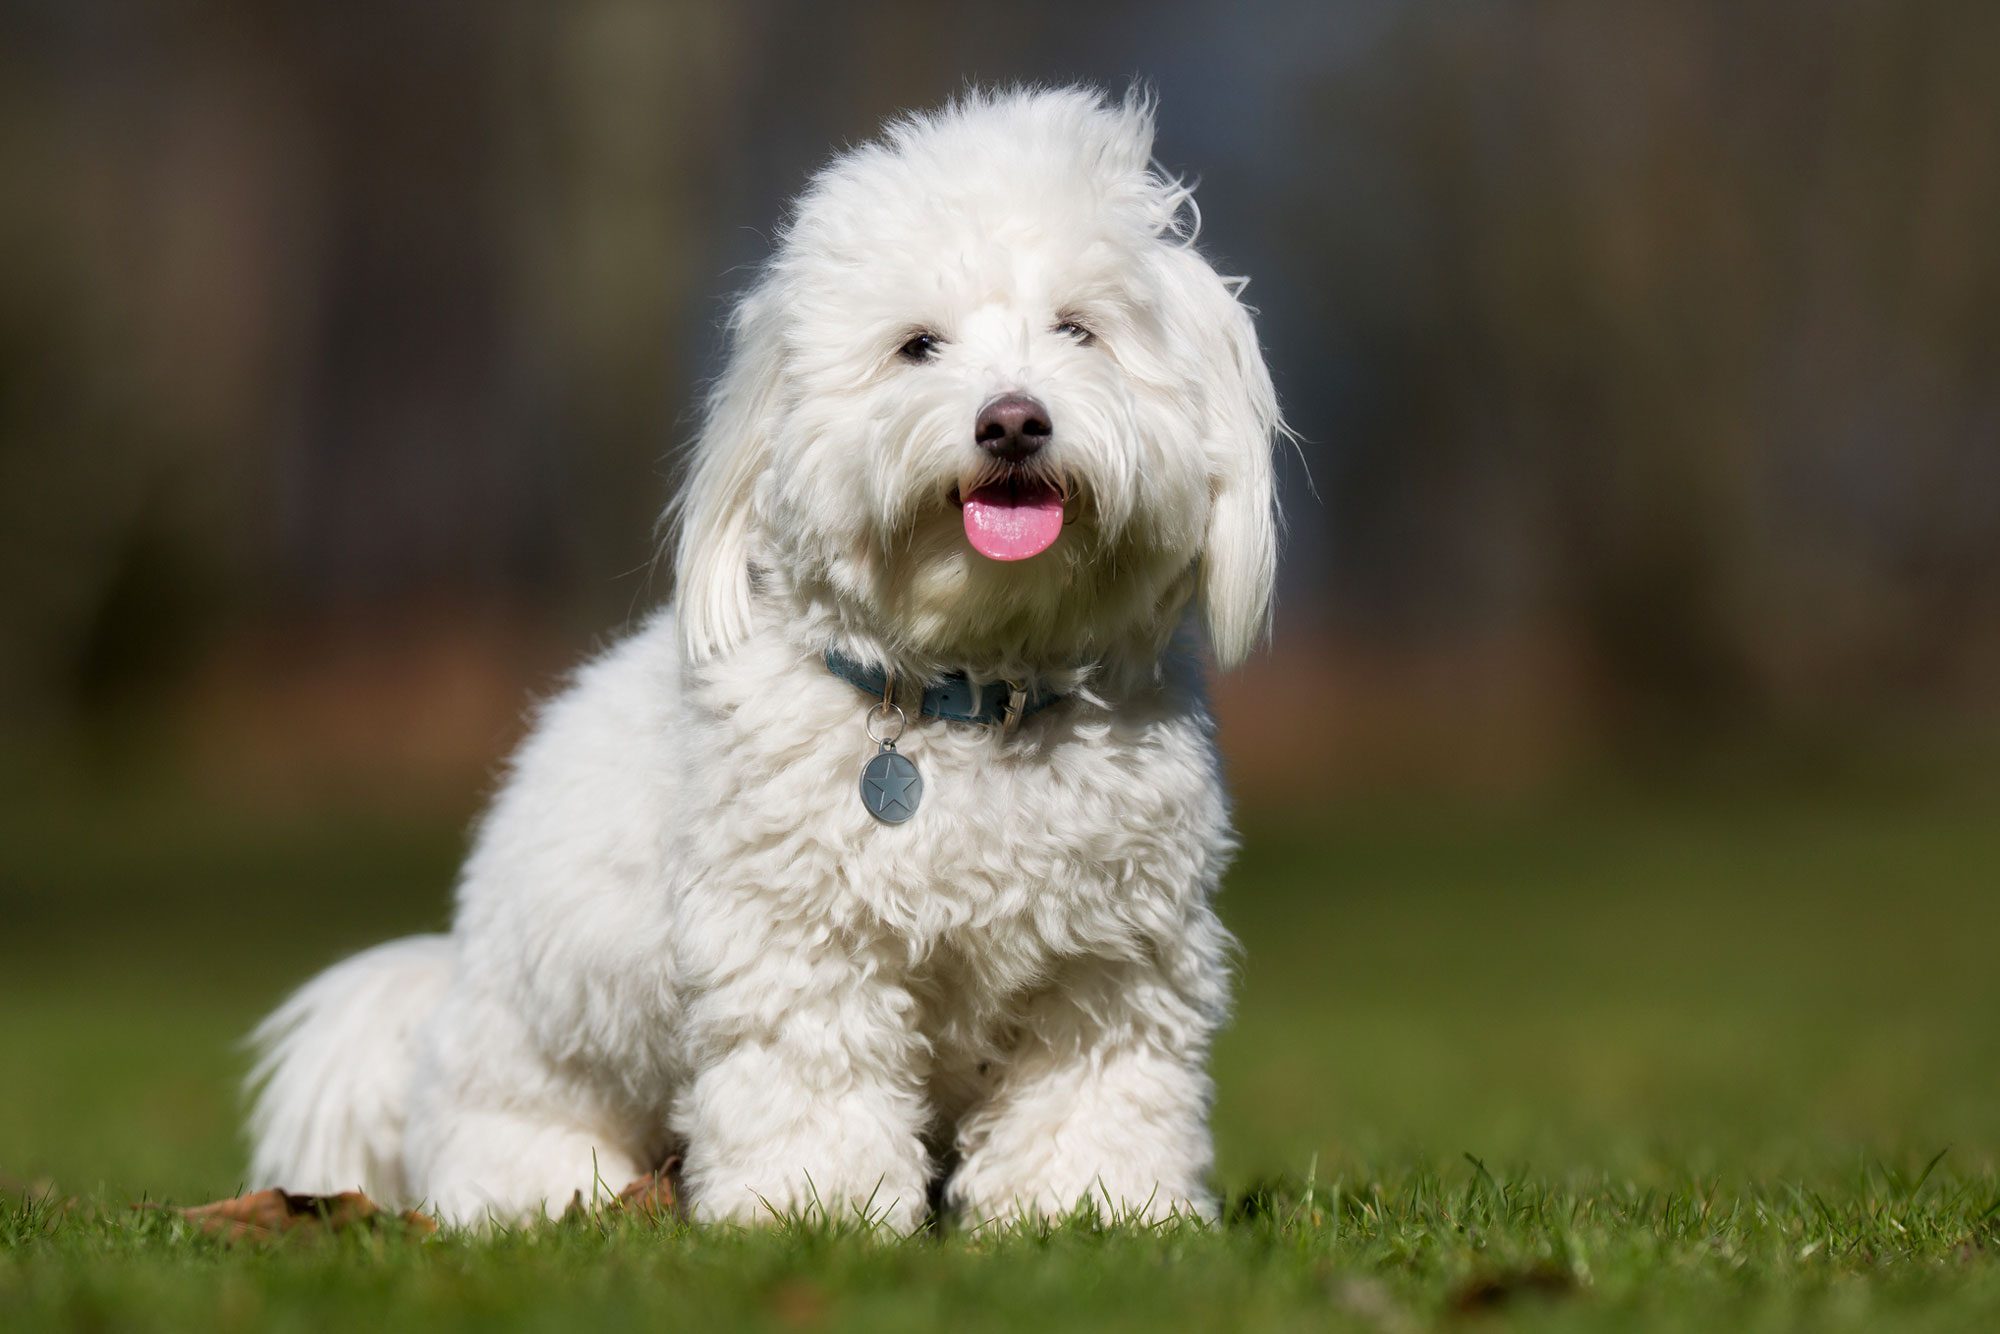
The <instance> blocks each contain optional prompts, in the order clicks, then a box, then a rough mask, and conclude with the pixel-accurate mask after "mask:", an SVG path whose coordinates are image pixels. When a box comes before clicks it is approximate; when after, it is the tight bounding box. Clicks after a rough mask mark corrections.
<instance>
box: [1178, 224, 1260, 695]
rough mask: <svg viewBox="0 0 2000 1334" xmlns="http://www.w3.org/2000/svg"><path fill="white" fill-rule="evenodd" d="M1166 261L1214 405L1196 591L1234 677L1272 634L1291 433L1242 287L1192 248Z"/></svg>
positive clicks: (1219, 659) (1218, 652)
mask: <svg viewBox="0 0 2000 1334" xmlns="http://www.w3.org/2000/svg"><path fill="white" fill-rule="evenodd" d="M1164 253H1165V255H1166V259H1167V265H1168V270H1169V275H1170V278H1169V281H1170V282H1171V284H1172V286H1173V288H1174V289H1175V292H1176V295H1177V297H1178V299H1179V301H1180V302H1181V304H1182V318H1183V319H1184V320H1185V321H1186V336H1187V337H1189V338H1190V339H1192V340H1193V342H1194V345H1195V347H1196V349H1197V352H1198V355H1199V359H1200V367H1201V369H1200V380H1201V384H1202V389H1203V391H1204V392H1203V398H1204V399H1205V400H1206V405H1207V430H1208V432H1209V439H1208V441H1207V444H1208V448H1209V452H1210V468H1211V472H1210V482H1209V485H1210V491H1211V495H1212V500H1211V504H1210V508H1209V517H1208V531H1207V534H1206V536H1205V537H1204V538H1203V541H1202V547H1201V570H1200V582H1199V586H1198V587H1199V594H1200V599H1201V612H1202V619H1203V621H1204V622H1205V623H1206V625H1207V627H1208V638H1209V643H1210V644H1211V646H1213V648H1214V650H1215V660H1216V665H1217V666H1219V667H1221V668H1222V669H1223V670H1225V671H1227V670H1228V669H1229V668H1232V667H1235V666H1236V665H1237V664H1239V663H1241V662H1242V661H1243V659H1245V658H1246V657H1248V656H1249V655H1250V651H1251V650H1252V649H1254V648H1256V647H1257V645H1258V644H1259V643H1261V642H1262V641H1263V639H1264V637H1265V636H1266V635H1267V634H1268V633H1269V631H1270V625H1271V592H1272V584H1273V582H1274V581H1275V579H1276V577H1277V568H1278V514H1277V494H1276V489H1275V486H1274V483H1273V480H1272V471H1271V449H1272V445H1273V443H1274V441H1275V440H1276V438H1277V437H1278V435H1279V434H1280V433H1282V432H1283V431H1284V430H1285V426H1284V421H1283V419H1282V418H1281V417H1280V416H1279V413H1278V396H1277V392H1276V390H1274V389H1273V388H1272V386H1271V372H1270V371H1269V369H1268V368H1266V366H1265V365H1264V354H1263V352H1262V351H1261V350H1259V348H1258V346H1257V330H1256V326H1255V325H1254V324H1253V323H1252V322H1251V319H1250V312H1249V310H1247V309H1246V308H1245V307H1244V305H1243V303H1242V301H1241V300H1239V299H1238V295H1239V293H1240V292H1241V291H1242V288H1243V281H1242V280H1241V279H1230V278H1224V277H1222V276H1220V275H1219V274H1217V273H1216V271H1215V270H1214V269H1212V268H1210V267H1209V265H1208V261H1206V260H1205V259H1203V258H1202V257H1201V255H1200V253H1199V252H1197V251H1196V250H1195V249H1194V247H1193V246H1191V245H1169V246H1167V247H1166V248H1165V251H1164Z"/></svg>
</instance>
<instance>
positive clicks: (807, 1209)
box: [687, 1164, 929, 1233]
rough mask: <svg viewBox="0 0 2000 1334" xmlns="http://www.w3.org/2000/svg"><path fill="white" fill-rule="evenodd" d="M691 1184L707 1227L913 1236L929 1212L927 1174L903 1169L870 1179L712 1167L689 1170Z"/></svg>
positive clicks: (824, 1170) (828, 1169)
mask: <svg viewBox="0 0 2000 1334" xmlns="http://www.w3.org/2000/svg"><path fill="white" fill-rule="evenodd" d="M687 1181H688V1185H689V1193H690V1196H691V1211H692V1213H693V1215H694V1217H695V1218H696V1219H697V1220H699V1221H701V1222H705V1223H737V1224H764V1225H768V1224H773V1223H783V1222H790V1221H793V1220H798V1221H802V1222H815V1223H817V1222H831V1223H860V1224H864V1225H866V1226H869V1227H881V1228H887V1229H889V1230H891V1231H894V1232H898V1233H909V1232H913V1231H915V1230H916V1229H917V1227H919V1226H920V1225H921V1224H922V1223H923V1221H924V1217H925V1215H926V1214H927V1213H928V1212H929V1204H928V1199H927V1193H926V1190H925V1182H924V1176H923V1173H922V1172H921V1171H911V1170H909V1169H908V1168H907V1167H904V1166H900V1165H899V1166H897V1167H894V1168H890V1169H888V1170H884V1171H880V1172H877V1173H876V1174H874V1175H873V1176H868V1177H863V1176H862V1175H861V1174H860V1173H859V1172H843V1171H842V1170H840V1168H838V1167H837V1166H833V1165H830V1164H829V1165H825V1166H822V1167H821V1168H820V1169H818V1170H815V1169H811V1168H806V1167H797V1168H793V1169H790V1170H772V1169H771V1168H770V1167H769V1166H768V1165H765V1166H764V1167H762V1168H761V1169H752V1170H741V1171H731V1170H723V1169H718V1168H715V1167H710V1168H708V1169H706V1170H702V1169H699V1168H697V1169H693V1170H690V1171H689V1172H688V1173H687Z"/></svg>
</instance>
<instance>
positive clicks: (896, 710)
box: [867, 699, 910, 746]
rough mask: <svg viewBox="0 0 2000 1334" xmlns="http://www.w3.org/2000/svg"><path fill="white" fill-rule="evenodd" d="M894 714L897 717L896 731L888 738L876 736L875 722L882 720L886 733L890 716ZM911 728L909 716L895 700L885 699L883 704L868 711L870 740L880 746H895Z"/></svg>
mask: <svg viewBox="0 0 2000 1334" xmlns="http://www.w3.org/2000/svg"><path fill="white" fill-rule="evenodd" d="M892 714H893V715H894V717H895V722H896V730H895V731H893V732H890V733H889V734H888V735H887V736H877V735H875V720H876V719H878V718H879V719H881V720H882V723H883V728H884V730H885V731H886V730H887V726H888V723H889V719H890V716H891V715H892ZM909 726H910V717H909V715H908V714H906V713H904V712H903V706H902V705H900V704H898V703H896V702H895V701H894V700H889V699H885V700H883V701H882V702H881V703H879V704H877V705H875V706H874V707H873V708H871V709H869V710H868V722H867V727H868V739H869V740H870V741H873V742H874V743H875V744H876V745H878V746H893V745H895V744H896V740H897V738H899V737H901V736H902V735H903V733H904V732H905V731H907V730H908V729H909Z"/></svg>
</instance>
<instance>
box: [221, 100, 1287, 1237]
mask: <svg viewBox="0 0 2000 1334" xmlns="http://www.w3.org/2000/svg"><path fill="white" fill-rule="evenodd" d="M1152 139H1153V124H1152V108H1151V105H1150V103H1149V102H1148V101H1147V100H1146V99H1144V98H1141V97H1127V98H1126V99H1125V100H1124V101H1123V102H1122V103H1113V102H1108V101H1106V100H1105V99H1103V98H1102V97H1100V96H1099V95H1097V94H1095V93H1092V92H1088V91H1081V90H1067V91H1013V92H1004V93H977V94H970V95H967V96H966V97H964V98H962V99H961V100H960V101H958V102H957V103H955V104H953V105H951V106H949V107H947V108H945V109H943V110H941V111H938V112H935V113H933V114H927V115H919V116H912V117H909V118H907V119H904V120H900V121H897V122H895V123H894V124H892V125H890V126H889V127H888V129H887V130H886V132H885V133H884V135H883V137H882V138H881V139H880V140H879V141H878V142H875V143H871V144H869V145H866V146H864V147H861V148H858V149H855V150H854V151H851V152H848V153H846V154H844V155H842V156H841V157H839V158H838V159H836V160H835V161H834V162H833V163H832V164H831V165H830V166H828V167H826V168H825V169H824V170H823V171H821V172H820V173H819V175H818V176H816V177H815V178H814V180H813V181H812V183H811V185H810V186H809V187H808V189H807V190H806V192H805V193H804V195H803V196H802V197H801V199H800V200H799V202H798V204H797V207H796V211H795V214H794V216H793V217H792V219H791V221H790V224H789V226H787V227H786V229H785V231H784V233H783V237H782V240H781V241H780V243H779V245H778V247H777V251H776V253H775V254H774V255H773V257H772V258H771V260H770V262H769V264H768V266H767V267H766V268H765V269H764V270H763V271H762V273H761V276H760V277H759V278H758V279H757V281H756V283H755V285H754V287H752V288H751V290H750V291H749V292H748V294H747V295H746V296H744V297H743V299H742V301H741V303H740V305H739V306H738V308H737V310H736V312H735V317H734V321H733V324H732V340H731V347H730V353H729V359H728V364H727V368H726V370H725V372H724V374H723V376H722V377H721V379H720V381H719V382H718V384H717V386H716V388H715V390H714V392H713V395H712V397H711V400H710V402H709V404H708V409H707V416H706V420H705V423H704V426H703V429H702V431H701V434H700V437H699V440H698V442H697V444H696V447H695V450H694V453H693V456H692V463H691V471H690V476H689V480H688V483H687V486H686V489H685V494H684V496H683V497H682V500H681V502H680V506H679V511H678V516H677V517H678V523H679V528H678V549H677V556H678V566H677V571H678V588H677V596H676V605H675V606H674V607H672V608H670V609H668V610H666V611H664V612H662V613H661V614H659V615H658V616H656V617H654V618H653V619H652V620H651V621H650V622H649V623H648V624H647V625H646V626H645V627H644V628H643V629H641V630H640V631H639V632H638V633H637V634H635V635H634V636H632V637H631V638H630V639H627V640H626V641H624V642H623V643H622V644H620V645H618V646H617V647H615V648H613V649H612V650H611V651H610V652H608V653H607V654H605V655H604V656H603V657H601V658H599V659H598V660H597V661H595V662H593V663H591V664H590V665H589V666H587V667H585V668H584V669H583V670H582V671H581V673H580V674H579V675H578V676H577V678H576V680H575V683H574V684H573V685H571V686H570V687H569V688H568V689H567V690H566V691H565V692H564V693H563V694H562V695H561V696H560V697H559V698H557V699H556V700H554V701H553V702H552V703H551V704H550V705H549V706H548V707H547V708H546V709H545V710H544V711H543V713H542V715H541V718H540V721H539V723H538V725H537V727H536V728H535V731H534V733H533V735H532V736H530V737H529V738H528V740H527V742H526V743H525V744H524V745H523V747H522V748H521V751H520V753H519V755H518V756H517V757H516V759H515V761H514V765H513V769H512V774H511V777H510V778H509V780H508V781H507V783H506V785H505V788H504V790H502V792H501V793H500V795H499V797H498V799H497V800H496V801H495V802H494V805H493V807H492V810H491V812H490V813H489V814H488V816H487V818H486V820H485V823H484V826H483V827H482V829H481V830H480V832H479V836H478V840H477V844H476V846H475V848H474V850H473V852H472V855H471V858H470V860H469V861H468V863H467V865H466V867H465V871H464V874H463V878H462V880H461V882H460V884H459V888H458V904H457V914H456V919H455V921H454V924H453V927H452V931H451V934H450V935H448V936H426V937H418V938H414V939H409V940H401V941H397V942H394V943H392V944H388V945H384V946H381V947H380V948H378V949H374V950H371V951H369V952H367V953H364V954H361V955H359V956H357V957H355V958H352V959H349V960H347V961H346V962H344V963H341V964H339V965H338V966H336V967H334V968H332V969H330V970H329V971H327V972H326V973H324V974H322V975H321V976H320V977H318V978H317V979H315V980H314V981H312V982H311V983H309V984H308V985H307V986H306V987H304V988H303V989H302V990H301V991H299V992H298V994H296V995H295V996H293V997H292V998H291V1000H290V1001H288V1002H287V1003H286V1004H285V1005H284V1007H283V1008H282V1009H280V1010H279V1011H278V1012H277V1013H276V1014H274V1015H272V1016H271V1018H270V1019H269V1020H267V1021H266V1023H265V1024H264V1025H263V1027H262V1028H261V1029H259V1031H258V1035H257V1037H258V1041H259V1043H260V1044H261V1047H262V1059H261V1061H260V1063H259V1065H258V1070H257V1074H256V1076H255V1078H256V1079H258V1080H259V1081H261V1092H260V1093H259V1094H258V1097H257V1102H256V1106H255V1110H254V1114H253V1117H252V1129H253V1138H254V1142H255V1151H254V1166H253V1168H252V1171H253V1174H254V1176H255V1178H256V1179H257V1181H258V1183H259V1184H280V1185H284V1186H286V1187H289V1188H291V1189H295V1190H316V1191H323V1190H335V1189H351V1188H356V1187H359V1188H361V1189H365V1190H367V1191H368V1192H369V1193H370V1194H372V1195H375V1196H376V1197H378V1198H381V1199H384V1200H393V1201H397V1202H408V1203H415V1202H419V1201H422V1202H427V1203H428V1204H429V1206H430V1207H432V1208H433V1209H435V1210H436V1211H437V1212H438V1213H439V1214H440V1215H441V1216H442V1217H443V1218H445V1219H446V1220H447V1221H451V1222H455V1223H460V1224H465V1223H477V1222H481V1221H484V1220H487V1219H490V1218H502V1219H512V1218H520V1217H524V1216H534V1215H538V1214H541V1213H543V1212H548V1211H559V1210H561V1209H562V1208H563V1207H564V1206H565V1205H566V1204H567V1203H568V1202H569V1201H570V1200H571V1199H572V1197H573V1196H575V1195H576V1194H577V1192H579V1191H580V1192H582V1193H583V1194H584V1196H585V1197H590V1196H591V1195H593V1194H594V1193H595V1191H596V1190H597V1189H598V1188H599V1187H600V1186H601V1185H602V1184H604V1183H609V1184H610V1185H611V1186H612V1187H613V1188H616V1187H617V1186H619V1185H622V1184H623V1183H624V1182H625V1181H626V1180H628V1179H630V1178H635V1177H638V1176H640V1175H642V1174H644V1173H645V1172H647V1171H648V1170H650V1169H653V1168H654V1167H656V1166H657V1165H658V1164H660V1163H661V1162H662V1161H663V1159H664V1158H665V1157H666V1156H667V1155H668V1154H670V1153H681V1154H684V1166H683V1173H684V1177H683V1181H684V1189H685V1192H686V1195H687V1198H688V1202H689V1204H690V1206H691V1207H692V1209H693V1211H694V1213H695V1215H696V1216H697V1217H701V1218H709V1219H737V1220H753V1219H758V1218H760V1217H771V1216H773V1215H774V1214H782V1213H784V1212H786V1211H790V1210H797V1209H803V1210H808V1211H809V1210H811V1209H814V1208H822V1209H825V1210H827V1211H828V1212H830V1213H834V1214H844V1215H851V1214H852V1213H853V1212H854V1211H857V1210H859V1211H863V1212H866V1213H868V1214H869V1215H870V1216H871V1217H875V1218H879V1219H882V1220H885V1221H887V1222H888V1223H890V1224H892V1225H894V1226H896V1227H898V1228H904V1229H907V1228H910V1227H913V1226H915V1225H916V1224H918V1223H919V1222H920V1221H921V1220H922V1219H923V1218H924V1217H925V1215H926V1213H927V1212H928V1208H929V1197H928V1189H929V1187H930V1185H931V1184H932V1182H933V1181H934V1180H936V1179H938V1178H942V1180H943V1188H944V1196H943V1198H944V1199H945V1201H946V1202H947V1204H948V1205H949V1206H950V1207H951V1208H952V1209H954V1210H956V1211H957V1212H958V1214H959V1216H960V1217H961V1218H963V1219H968V1220H970V1221H971V1222H973V1223H975V1224H976V1223H980V1222H984V1221H986V1220H989V1219H995V1218H1005V1219H1019V1218H1023V1217H1033V1216H1037V1215H1040V1216H1050V1215H1056V1214H1061V1213H1065V1212H1067V1211H1068V1210H1070V1209H1072V1208H1073V1207H1075V1206H1076V1205H1077V1204H1078V1203H1079V1202H1080V1201H1084V1200H1091V1201H1094V1202H1095V1203H1096V1204H1097V1206H1098V1207H1099V1208H1100V1209H1101V1210H1103V1211H1104V1212H1106V1213H1109V1214H1117V1215H1120V1216H1137V1217H1142V1218H1146V1219H1157V1218H1161V1217H1164V1216H1167V1215H1169V1214H1172V1213H1174V1212H1177V1211H1179V1212H1192V1213H1195V1214H1209V1213H1211V1212H1212V1210H1213V1200H1212V1197H1211V1196H1210V1194H1209V1192H1208V1189H1207V1186H1206V1184H1205V1178H1206V1175H1207V1171H1208V1168H1209V1165H1210V1147H1209V1136H1208V1129H1207V1112H1208V1105H1209V1099H1210V1085H1209V1081H1208V1077H1207V1075H1206V1073H1205V1069H1204V1067H1205V1061H1206V1056H1207V1051H1208V1047H1209V1042H1210V1038H1211V1035H1212V1034H1213V1033H1214V1032H1215V1030H1216V1027H1217V1025H1218V1024H1219V1023H1220V1022H1221V1021H1222V1019H1223V1017H1224V1012H1225V1009H1226V1005H1227V986H1228V976H1227V956H1228V953H1229V949H1230V940H1229V937H1228V935H1227V934H1226V933H1225V932H1224V930H1223V928H1222V926H1221V925H1220V924H1219V923H1218V921H1217V920H1216V916H1215V913H1214V910H1213V908H1212V906H1211V899H1212V898H1213V896H1214V894H1215V891H1216V888H1217V882H1218V880H1219V878H1220V876H1221V875H1222V872H1223V868H1224V865H1225V864H1226V863H1227V861H1228V860H1229V857H1230V854H1231V851H1232V849H1233V846H1234V844H1233V836H1232V833H1231V829H1230V825H1229V811H1228V803H1227V799H1226V797H1225V794H1224V791H1223V786H1222V783H1221V780H1220V776H1219V773H1218V762H1217V756H1216V752H1215V749H1214V745H1213V741H1212V726H1211V723H1210V720H1209V717H1208V714H1207V709H1206V705H1205V703H1204V701H1203V697H1202V691H1201V684H1200V671H1199V667H1198V664H1197V662H1196V660H1195V657H1194V649H1193V648H1192V638H1193V637H1192V636H1191V635H1190V634H1187V633H1184V632H1183V631H1184V628H1185V624H1184V623H1186V624H1191V623H1193V622H1195V621H1197V620H1198V621H1199V622H1200V623H1201V624H1203V625H1205V628H1206V631H1207V636H1208V640H1209V643H1210V645H1211V646H1212V649H1213V652H1214V656H1215V659H1216V660H1217V661H1218V663H1219V664H1221V665H1222V666H1225V667H1227V666H1229V665H1232V664H1234V663H1235V662H1237V661H1238V660H1239V659H1241V658H1242V657H1243V656H1244V654H1245V653H1246V652H1248V651H1249V650H1250V649H1251V648H1252V647H1253V645H1254V643H1255V641H1256V640H1257V639H1258V638H1259V637H1260V636H1261V635H1262V633H1263V631H1264V628H1265V625H1266V621H1267V615H1268V610H1267V609H1268V605H1269V601H1270V593H1271V581H1272V571H1273V564H1274V545H1275V534H1274V522H1275V514H1274V508H1273V493H1272V482H1271V450H1272V446H1273V443H1274V437H1275V436H1276V434H1277V433H1278V432H1279V431H1280V430H1281V429H1282V427H1281V425H1280V422H1279V419H1278V413H1277V407H1276V403H1275V400H1274V397H1273V394H1272V389H1271V382H1270V377H1269V375H1268V373H1267V372H1266V370H1265V366H1264V362H1263V358H1262V356H1261V355H1260V353H1259V351H1258V346H1257V339H1256V335H1255V332H1254V330H1253V328H1252V325H1251V320H1250V316H1249V314H1248V312H1247V311H1246V310H1245V308H1244V307H1243V306H1242V305H1241V304H1240V303H1239V302H1238V300H1237V290H1238V286H1239V284H1236V283H1234V282H1232V281H1231V280H1229V279H1225V278H1222V277H1219V276H1218V275H1217V274H1216V272H1215V271H1214V270H1213V269H1212V268H1210V266H1209V265H1208V264H1207V263H1206V262H1205V261H1204V260H1203V258H1202V257H1201V255H1200V254H1198V253H1197V252H1196V250H1195V249H1194V247H1193V245H1192V240H1193V232H1194V230H1195V214H1194V209H1193V205H1192V201H1191V197H1190V193H1189V189H1188V187H1186V186H1185V185H1183V184H1181V183H1179V182H1177V181H1175V180H1173V179H1170V178H1168V177H1166V176H1163V175H1162V174H1161V173H1160V172H1158V171H1157V170H1155V169H1154V168H1153V167H1152V166H1151V165H1150V154H1151V147H1152ZM885 697H886V698H885ZM864 767H865V769H866V774H865V776H864Z"/></svg>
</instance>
